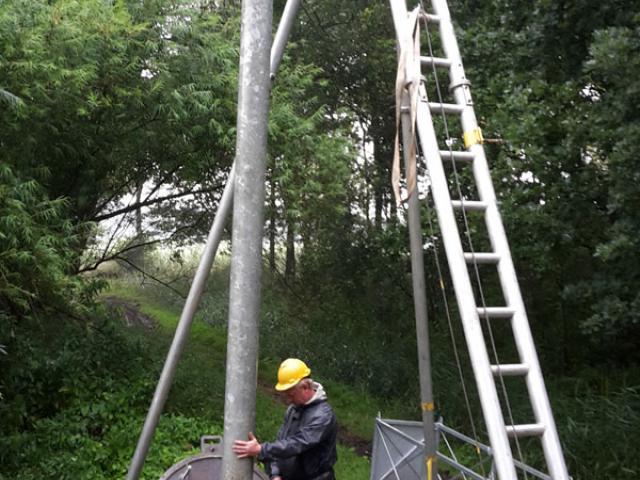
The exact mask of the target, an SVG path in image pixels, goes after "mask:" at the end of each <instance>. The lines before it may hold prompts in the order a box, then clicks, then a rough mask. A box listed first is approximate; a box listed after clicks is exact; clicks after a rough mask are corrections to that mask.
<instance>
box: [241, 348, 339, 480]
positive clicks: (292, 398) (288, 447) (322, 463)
mask: <svg viewBox="0 0 640 480" xmlns="http://www.w3.org/2000/svg"><path fill="white" fill-rule="evenodd" d="M310 375H311V370H309V367H307V365H305V363H304V362H303V361H302V360H298V359H295V358H289V359H287V360H285V361H284V362H282V364H281V365H280V368H279V369H278V384H277V385H276V390H278V391H280V392H283V394H284V396H285V400H286V402H287V403H288V404H289V408H288V409H287V413H286V414H285V417H284V423H283V424H282V427H280V430H279V431H278V435H277V437H276V440H275V441H273V442H264V443H259V442H258V440H256V438H255V437H254V436H253V434H252V433H249V441H242V440H236V441H235V442H234V445H233V451H234V452H235V454H236V455H238V458H245V457H258V460H260V461H262V462H264V463H265V465H266V467H267V473H269V476H270V478H271V479H272V480H334V479H335V477H334V473H333V465H334V464H335V463H336V460H337V458H338V456H337V453H336V437H337V434H338V424H337V422H336V416H335V413H334V412H333V409H332V408H331V406H330V405H329V404H328V403H327V394H326V393H325V391H324V388H322V385H320V384H319V383H317V382H314V381H313V380H311V378H310V377H309V376H310Z"/></svg>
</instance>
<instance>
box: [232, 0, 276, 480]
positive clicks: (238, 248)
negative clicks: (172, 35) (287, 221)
mask: <svg viewBox="0 0 640 480" xmlns="http://www.w3.org/2000/svg"><path fill="white" fill-rule="evenodd" d="M271 19H272V2H271V0H244V1H243V2H242V26H241V33H240V74H239V77H238V120H237V141H236V181H235V185H234V206H233V219H234V221H233V233H232V238H231V245H232V253H231V281H230V291H229V330H228V336H227V368H226V388H225V403H224V439H225V440H224V447H223V459H222V478H223V480H246V479H249V478H252V470H253V461H252V459H248V458H245V459H238V458H237V457H236V455H235V454H234V453H233V451H232V446H233V442H234V440H237V439H246V438H247V435H248V432H249V431H250V430H252V429H253V428H254V425H255V405H256V383H257V370H258V368H257V367H258V365H257V364H258V334H259V331H258V320H259V314H260V282H261V270H262V237H263V220H264V191H265V187H264V179H265V170H266V154H267V121H268V113H269V91H270V86H271V81H270V77H269V73H270V70H269V67H270V61H269V54H270V47H271Z"/></svg>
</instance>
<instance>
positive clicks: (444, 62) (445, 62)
mask: <svg viewBox="0 0 640 480" xmlns="http://www.w3.org/2000/svg"><path fill="white" fill-rule="evenodd" d="M420 63H421V64H422V65H423V66H428V65H435V66H436V67H445V68H449V67H450V66H451V60H449V59H448V58H441V57H424V56H423V57H420Z"/></svg>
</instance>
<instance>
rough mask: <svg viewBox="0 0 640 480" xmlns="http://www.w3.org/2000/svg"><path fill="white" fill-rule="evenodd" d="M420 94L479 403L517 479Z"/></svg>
mask: <svg viewBox="0 0 640 480" xmlns="http://www.w3.org/2000/svg"><path fill="white" fill-rule="evenodd" d="M421 97H422V99H421V101H420V102H419V103H418V115H417V123H418V137H419V139H420V145H421V147H422V151H423V153H424V155H425V158H426V162H427V169H428V171H429V175H430V178H431V191H432V193H433V199H434V203H435V207H436V212H437V214H438V222H439V223H440V226H441V229H442V232H443V235H442V238H443V243H444V247H445V251H446V253H447V261H448V263H449V269H450V271H451V278H452V281H453V283H454V290H455V294H456V299H457V302H458V306H459V308H460V317H461V319H462V325H463V330H464V334H465V338H466V341H467V347H468V349H469V355H470V357H471V365H472V367H473V373H474V376H475V379H476V384H477V386H478V394H479V396H480V403H481V405H482V411H483V414H484V418H485V423H486V426H487V431H488V434H489V439H490V442H491V447H492V448H493V451H494V459H495V463H496V468H497V470H498V476H499V478H500V480H511V479H513V480H515V479H516V478H517V477H516V472H515V468H514V461H513V456H512V453H511V447H510V445H509V440H508V438H507V433H506V428H505V422H504V418H503V416H502V410H501V407H500V401H499V399H498V393H497V390H496V386H495V383H494V380H493V374H492V372H491V366H490V364H489V356H488V353H487V348H486V345H485V344H484V336H483V333H482V327H481V325H480V319H479V317H478V312H477V307H476V304H475V298H474V294H473V290H472V288H471V280H470V278H469V272H468V270H467V264H466V262H465V259H464V253H463V251H462V244H461V242H460V234H459V232H458V225H457V224H456V220H455V215H454V212H453V207H452V204H451V197H450V194H449V189H448V186H447V179H446V175H445V172H444V167H443V165H442V160H441V158H440V153H439V149H438V142H437V139H436V134H435V130H434V128H433V123H432V119H431V112H430V111H429V107H428V106H427V103H426V102H425V101H423V100H425V93H424V87H422V88H421Z"/></svg>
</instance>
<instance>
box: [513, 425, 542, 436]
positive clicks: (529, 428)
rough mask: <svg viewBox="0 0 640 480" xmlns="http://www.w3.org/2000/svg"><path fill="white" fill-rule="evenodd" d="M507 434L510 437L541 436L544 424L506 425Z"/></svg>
mask: <svg viewBox="0 0 640 480" xmlns="http://www.w3.org/2000/svg"><path fill="white" fill-rule="evenodd" d="M506 428H507V435H508V436H510V437H518V438H520V437H541V436H542V435H543V434H544V431H545V428H544V425H542V424H540V423H529V424H523V425H506Z"/></svg>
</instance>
